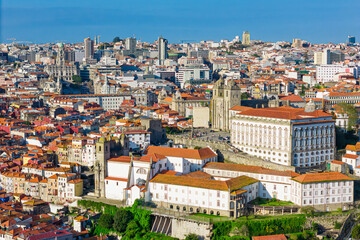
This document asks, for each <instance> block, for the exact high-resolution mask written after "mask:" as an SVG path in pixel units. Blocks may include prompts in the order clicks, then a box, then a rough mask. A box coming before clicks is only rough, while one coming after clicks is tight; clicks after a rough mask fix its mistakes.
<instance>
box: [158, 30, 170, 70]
mask: <svg viewBox="0 0 360 240" xmlns="http://www.w3.org/2000/svg"><path fill="white" fill-rule="evenodd" d="M167 44H168V40H166V39H165V38H163V37H162V35H161V37H159V39H158V55H159V65H163V64H164V61H165V59H167V58H168V52H167V50H168V49H167Z"/></svg>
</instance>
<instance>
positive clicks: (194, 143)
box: [167, 135, 296, 171]
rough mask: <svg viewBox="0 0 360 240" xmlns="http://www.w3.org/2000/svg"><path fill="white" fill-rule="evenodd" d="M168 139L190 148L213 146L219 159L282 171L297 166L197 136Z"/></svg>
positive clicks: (174, 136) (171, 137)
mask: <svg viewBox="0 0 360 240" xmlns="http://www.w3.org/2000/svg"><path fill="white" fill-rule="evenodd" d="M167 137H168V139H171V140H172V141H173V142H174V144H182V145H185V146H187V147H189V148H194V147H201V148H204V147H211V148H212V149H213V150H214V151H216V152H217V153H218V155H219V161H224V162H231V163H238V164H244V165H254V166H259V167H265V168H270V169H274V170H280V171H287V170H290V171H295V170H296V168H295V167H293V166H284V165H280V164H276V163H273V162H269V161H264V160H262V159H260V158H257V157H254V156H251V155H249V154H247V153H244V152H237V153H235V152H233V150H232V147H231V146H229V145H228V144H226V143H221V142H214V141H206V140H202V139H196V138H187V137H182V136H176V135H167Z"/></svg>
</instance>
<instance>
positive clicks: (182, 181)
mask: <svg viewBox="0 0 360 240" xmlns="http://www.w3.org/2000/svg"><path fill="white" fill-rule="evenodd" d="M258 181H259V180H257V179H254V178H251V177H247V176H240V177H236V178H232V179H230V180H228V181H219V180H213V179H207V178H196V180H195V179H194V178H192V177H186V176H182V175H180V176H179V175H168V174H158V175H156V176H155V177H154V178H153V179H151V180H150V182H155V183H164V184H172V185H178V186H188V187H195V188H205V189H213V190H219V191H230V192H231V191H235V190H238V189H241V188H243V187H245V186H248V185H250V184H253V183H256V182H258Z"/></svg>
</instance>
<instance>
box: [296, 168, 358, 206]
mask: <svg viewBox="0 0 360 240" xmlns="http://www.w3.org/2000/svg"><path fill="white" fill-rule="evenodd" d="M291 185H292V187H291V201H292V202H293V203H295V204H297V205H299V206H302V207H303V206H312V207H314V208H316V209H318V210H322V211H334V210H337V209H338V208H341V209H343V210H345V209H349V207H350V205H351V204H352V203H353V202H354V179H352V178H350V177H348V176H346V175H344V174H342V173H339V172H324V173H308V174H304V175H301V176H298V177H295V178H293V179H292V183H291Z"/></svg>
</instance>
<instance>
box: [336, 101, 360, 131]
mask: <svg viewBox="0 0 360 240" xmlns="http://www.w3.org/2000/svg"><path fill="white" fill-rule="evenodd" d="M337 106H338V107H339V109H338V111H340V112H343V113H346V114H347V115H348V116H349V122H348V129H347V130H348V131H350V130H351V129H352V128H353V126H355V125H356V123H357V120H358V116H357V112H356V109H355V107H354V105H352V104H348V103H346V102H341V103H338V104H337Z"/></svg>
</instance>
